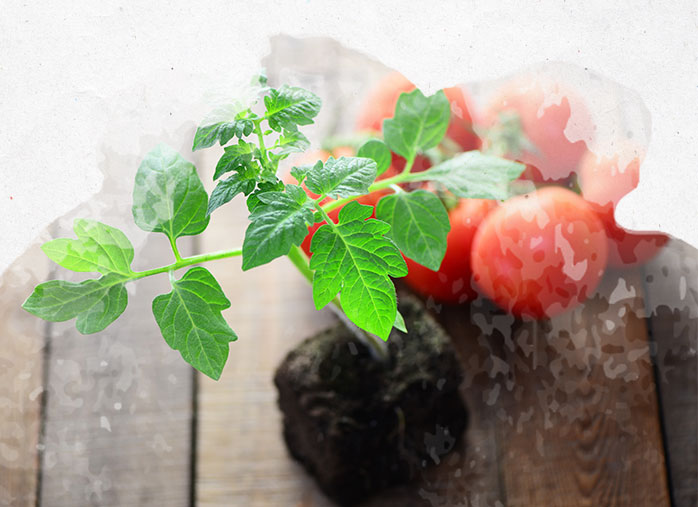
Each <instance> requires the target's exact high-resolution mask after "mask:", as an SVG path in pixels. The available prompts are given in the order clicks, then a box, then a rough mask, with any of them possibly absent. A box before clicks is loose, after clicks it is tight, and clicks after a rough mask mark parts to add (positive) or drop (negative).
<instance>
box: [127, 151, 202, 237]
mask: <svg viewBox="0 0 698 507" xmlns="http://www.w3.org/2000/svg"><path fill="white" fill-rule="evenodd" d="M207 207H208V195H206V190H204V186H203V184H202V183H201V180H200V179H199V176H198V175H197V174H196V168H195V167H194V164H192V163H191V162H188V161H187V160H185V159H184V158H183V157H182V156H181V155H180V154H179V153H177V152H176V151H174V150H173V149H172V148H170V147H169V146H167V145H164V144H161V145H159V146H157V147H156V148H155V149H153V150H152V151H151V152H150V153H148V154H147V155H146V157H145V159H144V160H143V162H142V163H141V165H140V167H139V168H138V172H137V173H136V183H135V186H134V188H133V219H134V221H135V222H136V225H138V227H140V228H141V229H143V230H144V231H148V232H162V233H164V234H167V236H168V237H169V238H170V239H171V240H175V239H176V238H178V237H180V236H190V235H193V234H199V233H200V232H203V230H204V229H206V226H207V225H208V221H209V217H208V215H207V214H206V210H207Z"/></svg>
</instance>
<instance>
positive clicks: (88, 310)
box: [22, 273, 128, 334]
mask: <svg viewBox="0 0 698 507" xmlns="http://www.w3.org/2000/svg"><path fill="white" fill-rule="evenodd" d="M127 280H128V278H126V277H124V276H123V275H120V274H117V273H110V274H108V275H105V276H102V277H101V278H97V279H90V280H85V281H82V282H79V283H76V282H66V281H64V280H51V281H49V282H45V283H42V284H39V285H37V286H36V287H35V288H34V292H33V293H32V294H31V296H29V298H27V300H26V301H25V302H24V304H23V305H22V308H24V309H25V310H26V311H28V312H29V313H31V314H33V315H36V316H37V317H40V318H42V319H44V320H48V321H51V322H63V321H66V320H70V319H73V318H75V317H77V321H76V322H75V327H77V330H78V331H80V332H81V333H82V334H91V333H96V332H98V331H102V330H103V329H104V328H106V327H107V326H108V325H109V324H111V323H112V322H114V321H115V320H116V319H117V317H119V315H121V314H122V313H123V311H124V310H125V309H126V305H127V303H128V295H127V293H126V288H125V287H124V283H125V282H126V281H127Z"/></svg>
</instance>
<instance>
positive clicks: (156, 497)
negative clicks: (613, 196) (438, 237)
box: [0, 38, 698, 507]
mask: <svg viewBox="0 0 698 507" xmlns="http://www.w3.org/2000/svg"><path fill="white" fill-rule="evenodd" d="M272 45H273V51H272V55H271V56H270V58H269V59H268V61H267V62H266V64H267V68H268V69H269V71H270V78H271V79H272V80H273V82H274V81H281V80H286V79H287V78H289V76H290V79H292V80H293V79H297V80H300V81H303V80H304V79H305V81H306V83H305V84H306V85H308V83H310V84H312V83H315V84H316V85H318V86H319V87H324V89H326V91H327V93H328V94H330V95H332V96H335V97H340V96H341V100H340V99H339V98H338V99H337V102H336V103H335V104H334V105H333V107H331V109H333V110H334V116H328V118H330V117H332V118H336V117H337V116H339V117H340V118H341V117H343V115H342V114H338V110H337V108H339V107H340V105H339V104H344V106H342V107H347V108H351V107H354V106H352V104H355V102H356V100H358V99H357V97H358V94H357V92H356V90H359V89H361V87H365V85H366V82H368V81H370V80H372V79H374V78H375V76H377V75H379V74H380V73H381V72H384V68H383V67H382V66H380V65H379V64H378V63H376V62H370V61H368V60H366V58H365V57H361V56H360V55H356V54H355V53H352V52H349V51H347V50H345V49H343V48H341V47H340V46H339V45H338V44H336V43H333V42H331V41H326V40H324V41H320V42H318V41H315V42H312V41H311V42H308V41H294V40H291V39H285V38H279V39H275V40H274V41H273V44H272ZM309 48H310V49H309ZM301 49H302V50H303V51H305V53H304V54H303V59H302V61H304V62H305V61H315V62H317V61H330V62H333V63H332V66H331V68H324V69H323V70H322V72H324V73H326V74H327V75H331V76H333V78H332V79H324V80H321V79H319V78H317V75H318V73H317V72H318V71H314V70H313V69H312V68H309V69H305V68H303V67H298V66H297V67H295V68H294V69H293V72H291V71H288V69H287V68H285V67H284V66H283V64H282V63H280V62H285V61H288V59H289V54H296V53H298V51H300V50H301ZM310 50H312V51H315V52H316V53H313V54H308V51H310ZM352 62H353V63H352ZM357 68H360V69H362V72H358V71H357ZM285 72H286V73H289V72H290V74H289V75H288V76H286V75H285V74H284V73H285ZM314 72H315V73H314ZM323 75H324V74H323ZM294 76H295V78H294ZM299 76H300V77H299ZM318 83H319V84H318ZM347 83H349V84H347ZM342 87H344V88H342ZM352 100H353V101H354V102H352ZM347 104H348V105H347ZM326 107H327V106H326ZM339 113H341V111H339ZM342 122H345V120H340V121H339V122H334V124H332V125H331V126H328V125H330V124H331V123H332V122H329V120H322V121H319V123H318V126H317V127H316V130H315V132H314V136H315V138H322V137H323V136H326V135H328V134H331V133H332V132H334V131H341V130H342V129H346V125H342ZM209 157H210V156H209ZM195 162H196V163H197V164H198V165H199V166H200V167H203V166H206V167H209V168H210V167H212V166H213V164H211V159H210V158H206V156H204V157H201V156H199V158H197V159H196V160H195ZM204 179H205V181H206V182H207V185H208V187H209V190H210V178H209V177H208V176H206V177H205V178H204ZM98 199H100V198H98ZM105 199H106V198H105ZM100 202H106V201H105V200H103V201H100ZM240 206H241V203H238V207H237V208H236V207H235V205H232V206H229V209H228V210H227V211H226V212H219V213H218V214H214V219H213V220H212V222H211V226H210V227H209V229H208V230H207V232H206V233H205V234H204V235H203V236H202V237H201V238H199V240H198V241H196V242H189V243H187V245H186V246H185V245H182V246H183V247H184V248H185V249H186V250H187V251H188V252H193V251H202V252H203V251H211V250H216V249H220V248H225V247H229V246H231V241H232V243H235V242H236V241H237V240H231V238H241V237H242V236H241V234H242V230H243V229H244V227H245V216H246V213H244V209H242V208H241V207H240ZM114 210H116V208H114ZM91 211H94V210H91ZM73 215H76V216H82V215H89V216H94V214H90V213H86V209H85V208H84V207H83V208H80V209H78V210H76V211H75V213H73ZM127 216H128V215H127V214H124V213H123V209H119V210H118V213H117V212H116V211H114V212H113V216H112V217H111V219H110V220H109V221H108V222H109V223H111V224H113V225H118V224H120V223H123V222H124V220H125V219H126V217H127ZM71 219H72V216H71V217H66V219H64V220H61V221H59V222H58V223H57V224H56V225H55V226H54V228H53V230H52V231H51V235H55V236H65V235H69V234H70V230H69V229H70V221H71ZM139 251H141V252H150V254H149V256H146V257H143V254H142V255H141V256H140V257H139V255H138V254H137V259H140V261H139V262H141V263H142V265H140V266H137V267H138V268H144V267H145V266H147V265H155V264H157V263H158V262H160V261H159V260H158V259H157V257H158V256H160V255H169V254H167V253H166V252H167V245H166V244H165V242H163V240H162V238H157V237H155V236H152V237H150V238H149V239H148V241H147V244H146V245H144V246H143V247H140V248H139ZM166 258H169V257H166ZM149 263H150V264H149ZM209 267H210V269H211V271H212V272H213V274H214V275H215V276H216V277H217V278H218V280H219V281H220V283H221V285H222V286H223V288H224V290H225V291H226V294H227V296H228V298H229V299H230V300H231V302H232V306H231V308H230V309H229V310H227V311H226V312H224V316H225V317H226V319H227V320H228V321H229V322H230V324H231V326H232V327H233V328H234V329H235V330H236V332H237V333H238V335H239V336H240V340H239V341H238V342H236V343H233V344H231V350H230V359H229V361H228V364H227V366H226V369H225V371H224V373H223V375H222V378H221V380H220V381H219V382H214V381H212V380H210V379H208V378H206V377H203V376H197V375H195V374H194V373H193V371H192V370H191V369H190V368H189V367H188V366H187V365H186V364H185V363H184V362H183V361H182V360H181V358H180V357H179V354H178V353H177V352H174V351H172V350H170V349H169V348H168V347H167V345H166V344H165V343H164V341H163V340H162V338H161V337H160V336H159V333H158V330H157V326H156V324H155V322H154V320H153V318H152V314H151V313H150V301H151V300H152V298H153V297H154V296H155V295H156V294H159V293H162V292H166V291H167V290H168V289H167V279H166V277H162V279H159V278H156V279H153V280H150V279H149V280H147V281H142V282H140V283H139V284H138V285H137V287H136V290H135V292H132V293H130V294H129V298H130V304H129V308H128V309H127V311H126V314H125V315H124V316H123V317H121V318H120V319H119V320H118V321H117V322H116V323H115V324H114V325H112V326H111V327H110V328H108V329H107V330H106V331H105V332H103V333H100V334H97V335H91V336H82V335H79V334H78V333H77V332H76V331H75V330H74V327H73V324H72V323H67V324H46V323H44V322H42V321H40V320H38V319H34V318H32V317H31V316H28V315H27V314H26V313H25V312H23V310H21V309H20V304H21V302H22V301H23V300H24V298H25V297H26V296H27V295H28V294H29V292H30V291H31V287H33V285H35V284H36V283H38V282H39V281H42V280H45V279H46V278H47V277H48V276H49V275H50V273H49V270H50V269H51V268H50V267H49V264H48V262H46V261H45V259H44V257H43V254H41V252H40V251H39V250H38V248H37V247H35V248H33V249H32V250H31V251H30V252H28V253H27V254H26V255H25V256H24V257H22V259H20V260H19V261H18V262H17V263H15V265H14V266H12V268H11V269H10V270H9V272H7V273H6V274H5V275H4V276H3V277H2V279H1V280H0V298H1V299H0V301H1V303H0V330H2V347H0V505H17V506H25V505H42V506H70V507H74V506H83V505H95V506H97V505H99V506H101V505H113V506H135V505H154V506H178V505H193V504H196V505H234V506H308V507H310V506H313V507H319V506H330V505H332V503H331V502H329V501H328V500H327V499H326V498H325V497H324V496H323V495H322V494H321V493H320V492H319V491H318V490H317V488H316V487H315V485H314V483H313V481H312V480H311V479H310V478H309V477H308V476H307V475H306V474H305V473H304V471H303V470H302V469H301V467H299V466H298V465H297V464H296V463H295V462H294V461H292V460H291V459H290V458H289V457H288V456H287V454H286V451H285V447H284V445H283V442H282V439H281V432H280V414H279V412H278V410H277V408H276V392H275V389H274V387H273V385H272V374H273V370H274V368H275V366H276V365H277V364H278V363H279V361H280V360H281V359H282V357H283V356H284V355H285V354H286V352H287V351H288V350H290V349H291V348H292V347H293V346H294V345H295V344H296V343H298V342H299V341H300V340H302V339H303V338H305V337H307V336H309V335H311V334H312V333H314V332H316V331H319V330H321V329H323V328H325V327H327V326H329V325H331V324H332V322H333V321H334V317H333V316H332V315H331V314H330V313H329V312H328V311H321V312H316V311H315V310H314V308H313V306H312V302H311V299H310V291H309V290H308V287H307V285H306V282H305V281H304V280H303V279H302V278H301V276H300V275H298V274H297V273H296V272H295V270H294V269H293V267H292V266H291V265H290V263H288V262H287V261H286V260H285V259H282V260H277V261H274V262H273V263H271V264H269V265H267V266H265V267H263V268H259V269H255V270H252V271H250V272H246V273H242V272H241V270H240V262H239V259H232V260H224V261H218V262H216V263H213V264H211V265H210V266H209ZM59 276H63V273H60V275H59ZM697 298H698V252H697V251H696V250H695V249H693V248H691V247H689V246H687V245H686V244H684V243H682V242H680V241H676V240H674V241H672V242H671V244H670V245H669V246H668V247H667V248H665V250H664V251H663V252H662V253H661V255H660V256H658V257H657V258H656V259H655V260H653V261H652V262H651V263H650V264H649V265H647V266H645V267H644V268H643V269H637V270H630V271H609V272H608V273H607V274H606V276H605V278H604V280H603V282H602V284H601V286H600V287H599V289H598V290H597V291H596V293H595V294H594V295H593V296H592V297H591V298H590V299H589V300H588V301H587V303H586V304H584V305H583V306H581V307H579V308H577V309H575V310H574V311H572V312H569V313H567V314H564V315H562V316H560V317H558V318H555V319H553V320H550V321H544V322H521V321H516V320H514V319H513V318H512V317H510V316H508V315H506V314H504V313H502V312H500V311H498V310H497V309H496V308H494V307H493V306H492V305H491V304H489V303H488V302H487V301H485V300H478V301H476V302H475V303H473V304H471V305H470V306H467V307H460V308H440V307H438V306H437V305H434V304H433V302H430V301H427V305H428V306H429V307H430V309H431V310H432V312H433V313H434V315H436V317H437V318H438V319H439V321H440V322H441V323H442V324H443V325H444V326H445V328H446V329H447V330H448V331H449V332H450V333H451V335H452V337H453V340H454V343H455V344H456V347H457V349H458V352H459V354H460V357H461V359H462V362H463V367H464V369H465V371H466V380H465V382H464V383H463V386H462V393H463V396H464V398H465V399H466V401H467V404H468V407H469V409H470V413H471V422H470V427H469V428H468V430H467V432H466V434H465V438H464V439H463V442H462V443H461V444H460V445H459V447H458V448H456V449H454V450H453V451H452V452H451V453H450V454H448V455H445V456H443V457H442V458H440V459H439V463H438V464H434V466H433V467H431V468H430V469H429V470H428V471H427V472H426V473H425V475H424V477H423V478H422V479H421V480H420V481H418V482H415V483H414V484H411V485H408V486H405V487H403V488H397V489H395V490H392V491H389V492H386V493H385V494H383V495H381V496H380V497H378V498H374V499H372V500H371V501H369V502H368V503H367V504H366V505H370V506H380V505H387V506H410V505H432V506H505V505H507V506H583V505H589V506H606V505H627V506H645V505H646V506H652V507H654V506H660V505H670V504H673V505H676V506H695V505H696V504H697V503H698V376H697V372H698V358H697V357H696V350H697V348H698V344H697V343H696V341H697V339H698V324H697V323H698V299H697Z"/></svg>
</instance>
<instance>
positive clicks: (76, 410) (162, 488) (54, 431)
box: [41, 235, 193, 507]
mask: <svg viewBox="0 0 698 507" xmlns="http://www.w3.org/2000/svg"><path fill="white" fill-rule="evenodd" d="M180 246H181V245H180ZM182 250H183V252H182V253H183V254H184V253H189V252H190V251H191V247H187V248H183V249H182ZM171 256H172V253H171V251H169V246H168V244H167V240H166V239H164V237H157V236H155V235H152V236H151V237H150V238H149V239H148V241H146V244H145V245H144V248H142V249H137V253H136V258H137V259H139V260H138V261H137V262H138V263H139V264H140V263H143V266H145V265H149V266H156V265H159V264H161V263H162V262H163V259H167V260H169V259H170V258H171ZM66 276H67V275H66ZM170 290H171V289H170V287H169V283H168V279H167V277H166V276H164V275H163V276H159V277H152V278H148V279H144V280H140V281H139V282H138V283H137V284H132V285H131V286H130V287H129V305H128V308H127V309H126V311H125V312H124V314H123V315H122V316H121V317H120V318H119V319H118V320H117V321H116V322H114V323H113V324H112V325H111V326H109V327H108V328H107V329H106V330H104V331H103V332H101V333H98V334H95V335H87V336H83V335H80V334H79V333H78V332H77V331H76V330H75V327H74V323H73V322H67V323H60V324H54V325H53V326H52V331H51V337H50V339H51V351H50V356H49V358H48V364H47V366H46V367H47V368H48V387H47V389H48V391H47V405H46V413H45V417H46V421H45V441H44V443H43V445H44V449H45V450H44V454H43V462H42V483H41V503H42V505H50V506H66V507H68V506H71V507H72V506H75V505H100V506H104V505H114V506H116V505H118V506H128V505H168V506H178V505H181V506H184V505H189V496H190V467H191V461H190V457H191V440H192V428H191V423H192V396H193V370H192V369H191V368H190V367H189V366H188V365H187V364H186V363H184V361H182V359H181V357H180V356H179V353H178V352H175V351H173V350H171V349H170V348H169V347H168V346H167V344H166V343H165V342H164V340H163V339H162V337H161V336H160V332H159V329H158V327H157V324H156V323H155V320H154V318H153V316H152V312H151V311H150V305H151V301H152V299H153V298H154V297H155V296H157V295H158V294H163V293H166V292H169V291H170Z"/></svg>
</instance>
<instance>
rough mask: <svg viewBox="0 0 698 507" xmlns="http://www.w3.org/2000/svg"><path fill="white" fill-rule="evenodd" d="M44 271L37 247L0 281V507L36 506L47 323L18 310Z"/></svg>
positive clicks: (28, 252)
mask: <svg viewBox="0 0 698 507" xmlns="http://www.w3.org/2000/svg"><path fill="white" fill-rule="evenodd" d="M48 270H49V263H48V261H47V260H46V257H45V256H44V254H43V252H42V251H41V250H40V249H39V248H38V245H35V246H33V247H32V248H31V249H30V250H28V251H27V252H26V253H25V254H24V255H23V256H22V257H21V258H20V259H18V260H17V261H16V262H15V263H14V264H12V266H10V267H9V268H8V270H7V271H6V272H5V273H4V274H3V276H2V278H0V336H1V337H2V338H1V340H2V346H0V505H11V506H29V505H32V506H33V505H35V503H36V488H37V477H38V463H39V461H38V444H39V432H40V427H41V423H40V417H41V399H42V392H43V388H42V372H43V368H42V366H43V352H44V336H45V331H46V323H45V322H43V321H41V320H39V319H37V318H34V317H32V316H31V315H30V314H28V313H27V312H25V311H24V310H22V308H21V306H20V305H21V304H22V303H23V302H24V300H25V299H26V298H27V296H29V294H31V291H32V289H33V288H34V285H36V284H37V283H39V282H41V281H43V280H44V279H45V278H46V276H47V274H48Z"/></svg>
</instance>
